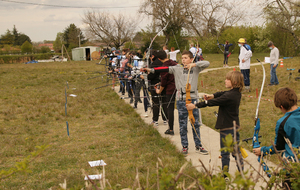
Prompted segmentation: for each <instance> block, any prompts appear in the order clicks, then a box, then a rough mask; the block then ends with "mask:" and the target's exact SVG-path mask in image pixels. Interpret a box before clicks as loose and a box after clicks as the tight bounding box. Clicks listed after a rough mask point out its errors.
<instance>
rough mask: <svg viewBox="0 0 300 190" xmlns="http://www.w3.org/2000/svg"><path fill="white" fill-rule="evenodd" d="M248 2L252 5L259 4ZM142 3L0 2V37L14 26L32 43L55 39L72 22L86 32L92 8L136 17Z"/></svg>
mask: <svg viewBox="0 0 300 190" xmlns="http://www.w3.org/2000/svg"><path fill="white" fill-rule="evenodd" d="M229 1H236V0H229ZM238 1H239V0H238ZM245 1H247V2H249V3H247V4H249V5H255V4H256V3H257V2H259V0H245ZM141 2H142V0H80V1H79V0H0V35H3V34H5V33H6V31H7V30H8V29H9V30H10V31H12V29H13V27H14V25H15V26H16V28H17V30H18V32H19V33H24V34H26V35H28V36H29V37H30V39H31V40H32V41H33V42H41V41H44V40H55V38H56V35H57V33H58V32H63V31H64V30H65V28H66V27H67V26H69V25H70V24H72V23H74V24H75V25H76V26H77V27H79V28H80V29H82V31H84V28H85V27H86V26H85V25H84V24H83V22H82V18H83V17H84V13H85V12H86V11H88V10H92V9H91V8H90V7H93V8H94V10H96V11H98V10H99V11H108V12H110V13H113V14H114V13H115V14H119V13H122V14H123V15H127V16H131V17H134V16H137V14H138V13H137V12H138V9H139V6H140V3H141ZM45 5H47V6H45ZM245 7H246V5H245ZM247 8H248V7H247ZM250 12H253V11H250ZM249 16H250V15H248V16H247V15H245V17H249ZM138 18H139V19H140V20H141V21H140V22H139V28H145V27H146V26H147V24H149V21H150V20H149V18H144V19H141V15H139V16H138ZM249 18H250V17H249Z"/></svg>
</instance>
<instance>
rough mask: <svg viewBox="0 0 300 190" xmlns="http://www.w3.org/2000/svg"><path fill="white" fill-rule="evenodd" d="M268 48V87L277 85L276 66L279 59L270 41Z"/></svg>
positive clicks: (277, 52)
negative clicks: (269, 77)
mask: <svg viewBox="0 0 300 190" xmlns="http://www.w3.org/2000/svg"><path fill="white" fill-rule="evenodd" d="M268 47H269V49H270V50H271V52H270V75H271V79H270V84H269V85H268V86H273V85H278V84H279V82H278V78H277V75H276V68H277V66H278V59H279V50H278V48H277V47H275V45H274V44H273V42H272V41H269V43H268Z"/></svg>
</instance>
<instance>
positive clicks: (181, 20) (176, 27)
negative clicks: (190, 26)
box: [139, 0, 194, 41]
mask: <svg viewBox="0 0 300 190" xmlns="http://www.w3.org/2000/svg"><path fill="white" fill-rule="evenodd" d="M192 7H194V6H193V0H144V1H143V2H142V3H141V6H140V10H139V12H140V13H142V14H145V15H147V16H148V17H150V18H151V19H153V22H154V23H153V26H154V27H156V26H158V27H159V29H162V28H164V27H165V26H166V25H167V24H168V26H167V28H166V30H164V31H163V32H164V35H165V36H166V38H167V41H168V40H169V37H170V36H171V35H173V32H175V33H178V32H180V31H181V29H182V28H184V27H186V24H187V22H186V21H187V19H188V17H189V16H188V15H189V14H188V12H190V10H191V9H192ZM153 32H155V29H154V30H153Z"/></svg>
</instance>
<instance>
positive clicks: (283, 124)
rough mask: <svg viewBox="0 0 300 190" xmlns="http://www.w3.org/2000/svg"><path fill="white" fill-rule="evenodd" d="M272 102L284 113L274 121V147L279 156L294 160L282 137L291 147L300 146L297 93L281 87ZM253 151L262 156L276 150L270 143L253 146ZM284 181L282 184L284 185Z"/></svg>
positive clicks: (299, 115) (299, 117)
mask: <svg viewBox="0 0 300 190" xmlns="http://www.w3.org/2000/svg"><path fill="white" fill-rule="evenodd" d="M274 104H275V106H276V107H277V108H279V109H280V111H281V112H282V113H284V116H283V117H281V118H280V119H279V120H278V121H277V123H276V127H275V135H276V136H275V140H274V144H275V148H276V149H277V151H280V152H281V156H282V157H284V158H286V160H287V161H292V160H295V156H294V154H293V152H292V150H291V149H290V147H289V146H288V144H287V143H286V141H285V139H284V138H287V139H289V140H290V142H291V144H292V146H293V148H299V147H300V108H299V107H297V94H296V93H295V91H294V90H292V89H291V88H288V87H286V88H281V89H279V90H278V91H277V92H276V93H275V96H274ZM253 153H254V154H255V155H257V156H260V155H261V154H263V156H264V155H267V154H275V153H276V152H275V149H274V147H273V146H272V145H271V146H263V147H259V148H254V149H253ZM285 183H286V184H287V185H288V186H291V183H290V181H289V180H286V181H285ZM285 183H284V186H285V185H286V184H285Z"/></svg>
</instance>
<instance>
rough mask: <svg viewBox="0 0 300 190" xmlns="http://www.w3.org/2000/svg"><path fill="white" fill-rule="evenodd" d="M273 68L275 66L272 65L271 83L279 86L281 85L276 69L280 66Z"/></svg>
mask: <svg viewBox="0 0 300 190" xmlns="http://www.w3.org/2000/svg"><path fill="white" fill-rule="evenodd" d="M273 66H274V64H271V65H270V75H271V79H270V83H271V84H275V85H277V84H279V82H278V78H277V75H276V68H277V66H278V64H277V65H276V67H273Z"/></svg>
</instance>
